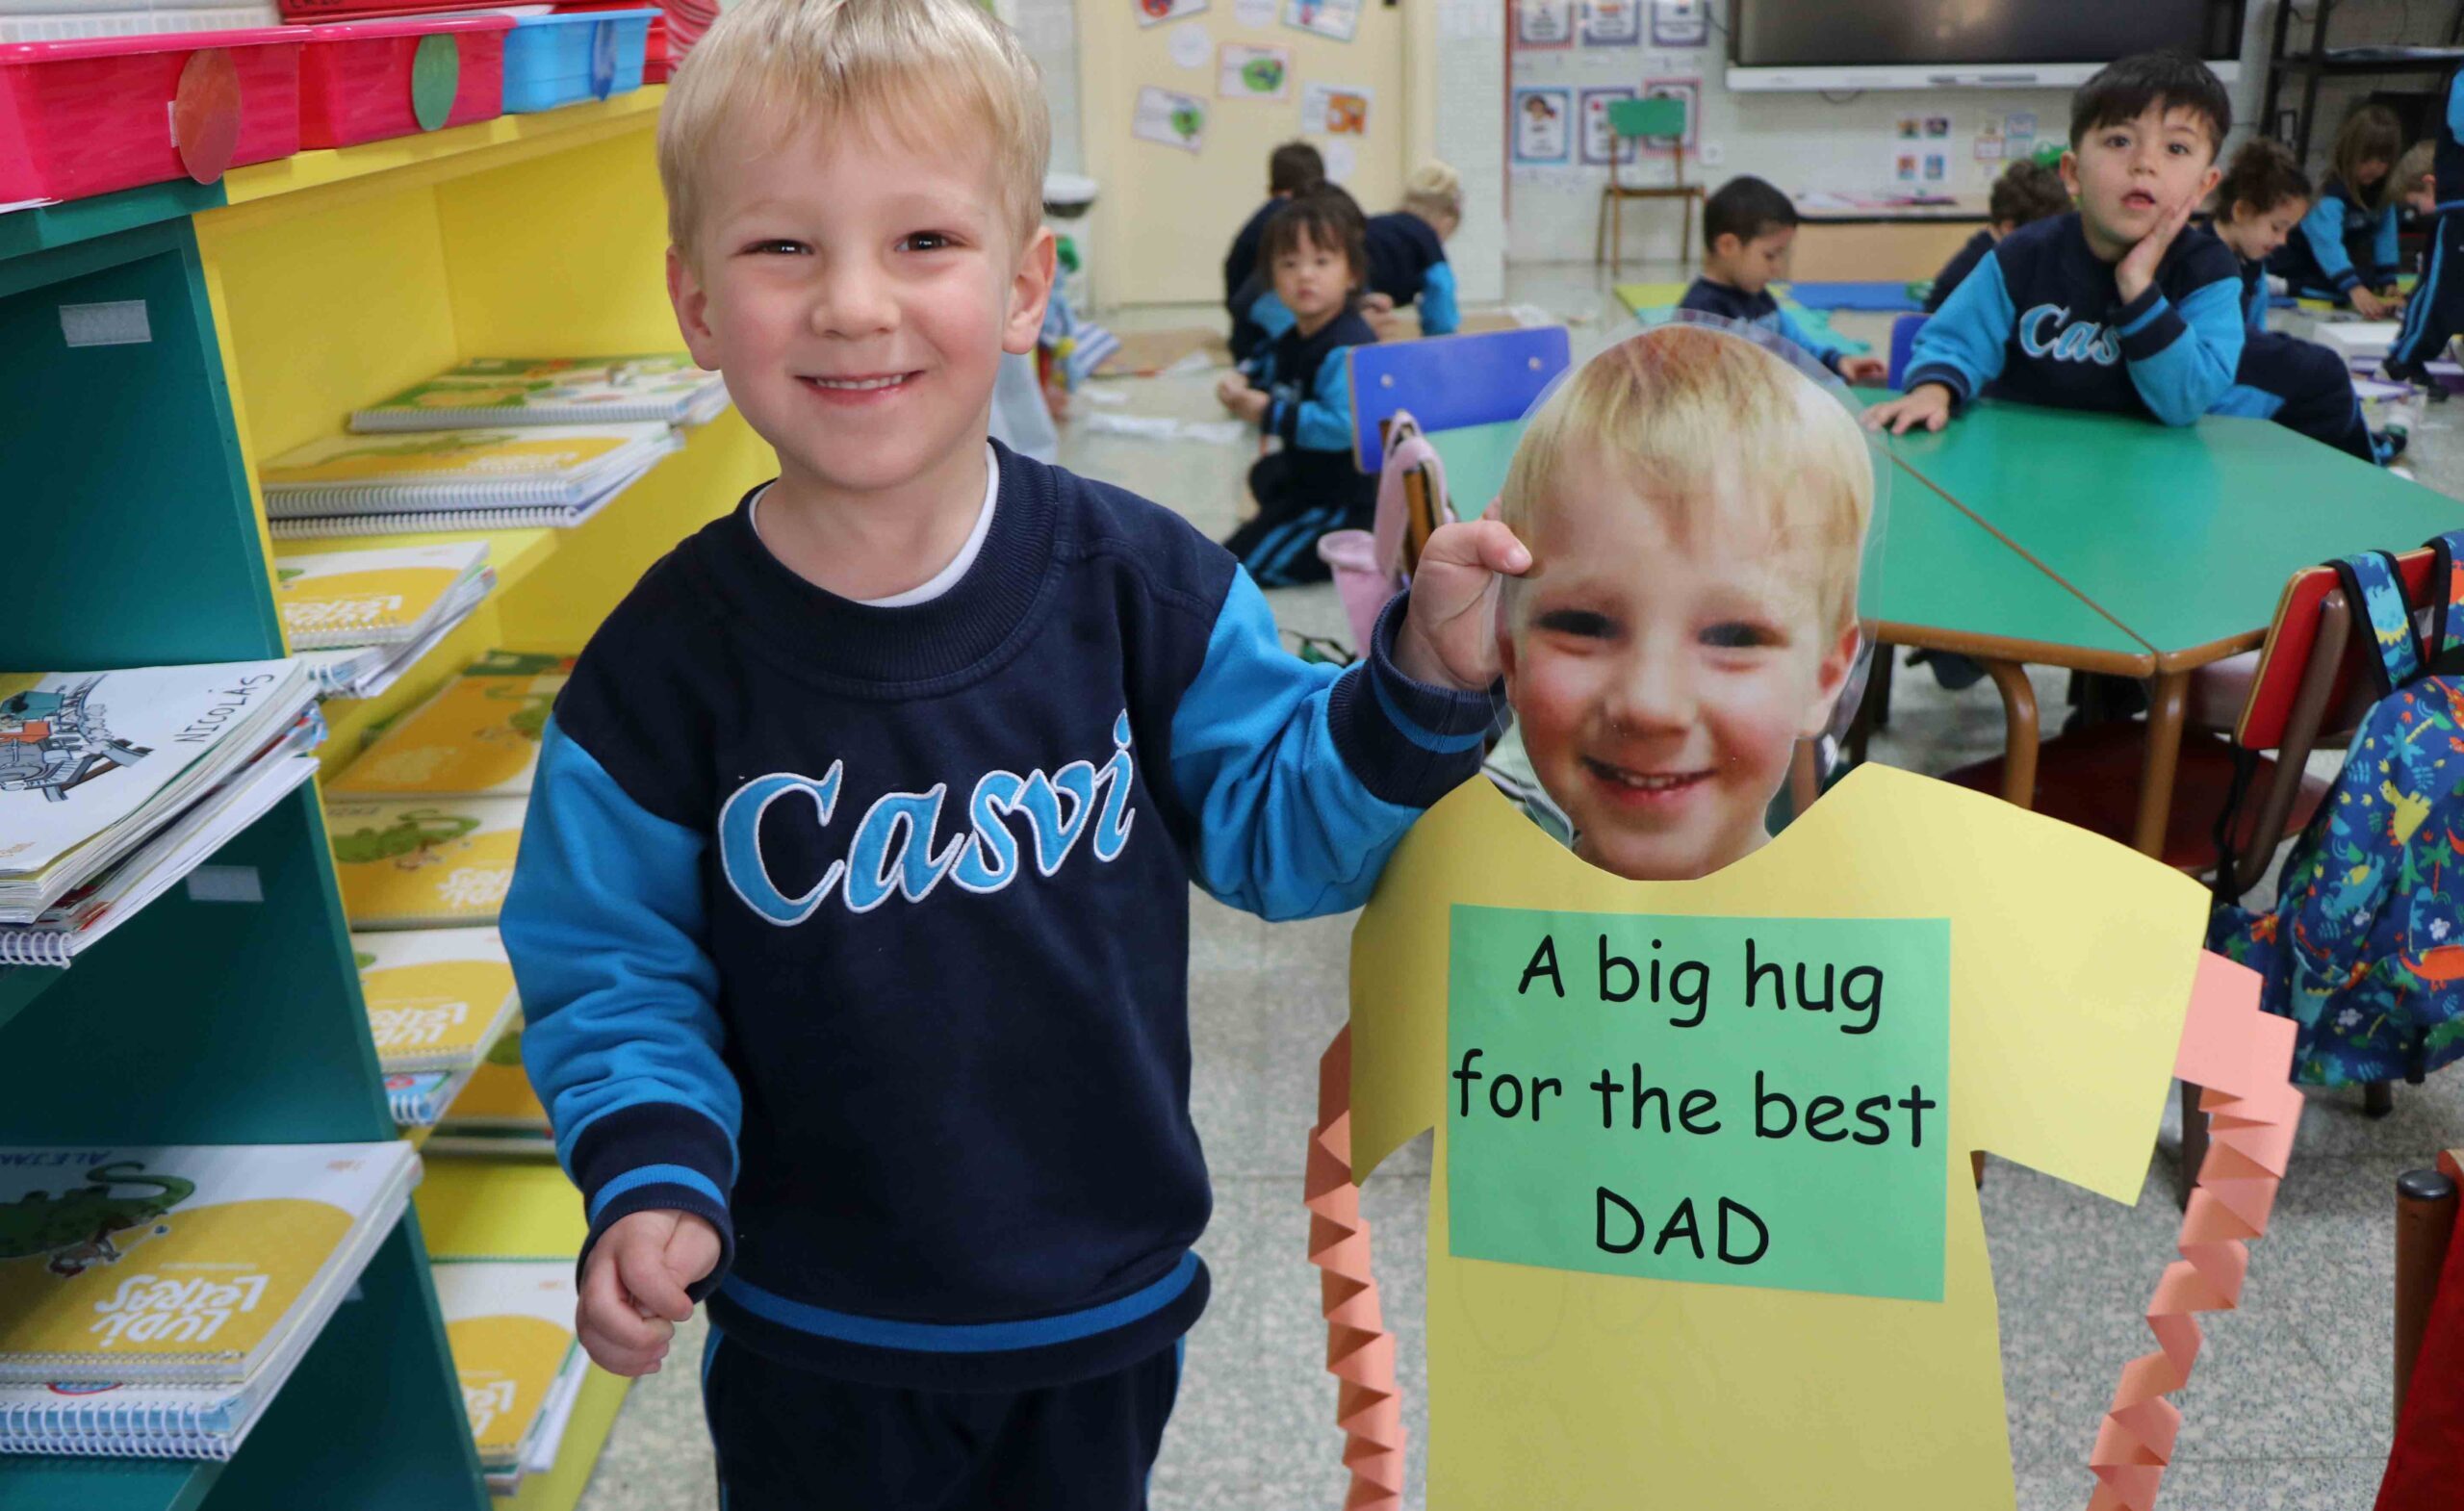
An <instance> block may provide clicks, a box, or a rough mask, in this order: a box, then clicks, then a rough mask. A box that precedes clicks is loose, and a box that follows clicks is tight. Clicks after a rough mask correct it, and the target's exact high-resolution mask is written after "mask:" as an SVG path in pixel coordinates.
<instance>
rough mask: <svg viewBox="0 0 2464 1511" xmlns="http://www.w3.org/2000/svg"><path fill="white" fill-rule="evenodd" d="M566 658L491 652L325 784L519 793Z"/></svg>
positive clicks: (392, 792)
mask: <svg viewBox="0 0 2464 1511" xmlns="http://www.w3.org/2000/svg"><path fill="white" fill-rule="evenodd" d="M572 670H573V658H572V657H570V656H560V655H532V654H526V653H518V652H510V651H492V652H490V653H488V654H486V655H484V656H482V657H480V658H479V659H478V660H477V661H475V662H473V663H472V664H471V665H470V666H468V667H466V668H464V669H463V671H462V672H461V674H460V675H459V676H456V677H455V678H453V679H451V680H450V681H448V682H447V683H446V684H445V685H444V686H443V687H441V688H439V689H437V691H436V694H435V696H434V697H432V698H430V699H428V701H427V702H425V703H424V704H420V705H419V706H418V707H417V708H415V709H413V710H411V712H410V713H408V714H406V715H404V716H403V717H402V718H400V719H399V720H397V721H396V722H395V723H394V724H393V725H392V726H391V727H389V728H388V729H387V730H385V732H384V733H382V734H380V735H378V736H377V737H376V742H375V743H374V744H372V745H371V746H370V747H369V748H368V749H367V750H366V751H364V752H362V753H361V755H360V757H359V759H357V760H355V761H353V762H351V763H350V766H349V768H348V769H347V770H346V771H345V772H344V773H343V774H342V775H341V776H340V777H339V778H337V779H335V780H334V781H331V782H329V783H327V784H326V787H325V790H326V791H327V792H328V793H331V794H333V795H335V796H338V797H354V798H379V797H522V796H525V795H526V794H527V793H528V792H529V791H530V774H531V772H532V771H533V770H534V769H536V768H537V766H538V764H539V741H540V739H541V737H542V736H543V735H544V734H545V733H546V731H547V728H548V712H549V710H550V709H551V708H552V707H553V706H554V705H555V702H556V694H557V693H558V692H560V691H562V690H563V688H564V685H565V677H566V674H567V673H569V672H571V671H572Z"/></svg>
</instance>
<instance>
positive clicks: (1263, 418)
mask: <svg viewBox="0 0 2464 1511" xmlns="http://www.w3.org/2000/svg"><path fill="white" fill-rule="evenodd" d="M1259 260H1260V261H1261V262H1262V263H1263V264H1264V265H1265V266H1266V267H1267V268H1268V269H1270V271H1271V273H1272V276H1273V280H1274V292H1275V295H1276V297H1277V298H1278V299H1279V300H1280V301H1281V303H1282V306H1283V308H1284V309H1286V310H1289V311H1290V312H1291V315H1292V321H1293V322H1292V324H1290V325H1289V326H1287V327H1286V328H1285V329H1284V331H1283V332H1282V334H1280V335H1278V336H1276V337H1275V338H1274V339H1273V340H1272V341H1270V342H1269V343H1268V344H1267V345H1266V346H1262V347H1260V348H1259V349H1258V350H1257V352H1255V353H1254V354H1253V355H1252V356H1251V357H1250V358H1249V360H1248V361H1246V362H1245V363H1243V364H1242V365H1241V366H1240V367H1239V368H1238V369H1236V370H1235V371H1232V372H1231V373H1229V374H1228V375H1226V376H1225V377H1224V379H1223V381H1222V382H1221V383H1219V384H1218V385H1217V387H1216V397H1219V398H1220V399H1221V400H1222V401H1223V407H1224V408H1226V409H1228V410H1230V411H1232V413H1234V414H1236V415H1238V416H1240V417H1241V418H1242V419H1244V420H1247V421H1250V422H1252V423H1256V424H1257V425H1258V426H1259V427H1260V428H1261V429H1262V430H1264V431H1265V433H1266V435H1267V437H1268V438H1269V440H1270V442H1279V443H1280V447H1279V448H1275V449H1270V451H1269V452H1268V453H1267V454H1266V455H1264V456H1261V457H1259V458H1258V460H1257V464H1256V465H1255V466H1253V467H1251V468H1250V469H1249V493H1250V495H1251V496H1252V497H1253V498H1254V499H1256V500H1257V505H1258V512H1257V513H1256V514H1255V515H1253V516H1251V517H1250V519H1249V521H1248V522H1247V523H1246V524H1245V525H1242V526H1241V527H1240V528H1239V529H1237V530H1235V531H1233V532H1232V536H1231V538H1230V539H1228V540H1226V541H1225V542H1224V543H1223V544H1224V547H1225V548H1226V549H1227V550H1229V551H1231V552H1232V554H1234V555H1235V556H1238V557H1239V558H1241V564H1242V565H1243V566H1245V567H1246V568H1248V569H1249V576H1252V577H1254V578H1256V579H1257V582H1258V585H1259V586H1260V587H1270V588H1271V587H1289V586H1292V585H1294V584H1296V583H1301V582H1323V581H1325V580H1326V578H1327V577H1328V576H1331V574H1330V572H1329V571H1328V569H1327V567H1326V564H1325V563H1324V562H1323V561H1322V560H1320V559H1319V556H1318V550H1317V548H1318V541H1319V538H1320V537H1321V536H1322V535H1324V534H1325V533H1326V532H1327V531H1329V530H1341V529H1365V528H1367V527H1368V526H1369V525H1370V523H1371V519H1372V516H1373V513H1374V512H1375V509H1376V506H1377V479H1376V478H1374V477H1373V476H1371V475H1369V474H1365V473H1363V472H1361V471H1360V470H1359V469H1358V468H1356V467H1354V466H1353V465H1352V449H1351V371H1350V366H1349V364H1348V363H1347V360H1346V359H1345V355H1344V348H1345V347H1347V346H1370V345H1373V343H1375V341H1376V340H1377V334H1376V332H1374V331H1373V330H1371V329H1370V328H1369V321H1367V320H1364V319H1362V318H1361V315H1360V312H1359V310H1358V309H1357V308H1356V307H1355V306H1356V302H1357V300H1358V298H1359V295H1360V290H1361V285H1362V283H1363V281H1364V280H1365V278H1366V276H1367V273H1368V268H1369V258H1368V254H1367V253H1366V252H1365V251H1363V250H1362V246H1361V218H1360V211H1359V207H1358V206H1356V205H1354V204H1353V203H1352V201H1351V196H1350V195H1349V194H1346V193H1344V192H1343V191H1341V190H1339V189H1335V188H1334V187H1333V186H1332V185H1326V186H1323V187H1322V188H1321V189H1319V190H1315V191H1312V192H1308V193H1305V194H1300V195H1297V196H1296V197H1295V198H1294V199H1293V201H1292V203H1290V204H1288V205H1286V206H1284V208H1283V209H1282V210H1280V211H1278V212H1277V213H1276V215H1275V218H1273V219H1272V220H1270V221H1268V222H1267V229H1266V236H1265V238H1264V240H1263V241H1262V243H1260V250H1259Z"/></svg>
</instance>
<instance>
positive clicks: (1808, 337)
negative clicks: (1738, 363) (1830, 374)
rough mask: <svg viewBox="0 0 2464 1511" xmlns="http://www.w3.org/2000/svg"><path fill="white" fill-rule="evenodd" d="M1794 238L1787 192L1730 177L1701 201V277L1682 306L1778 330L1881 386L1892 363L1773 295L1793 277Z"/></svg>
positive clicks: (1829, 364) (1848, 374)
mask: <svg viewBox="0 0 2464 1511" xmlns="http://www.w3.org/2000/svg"><path fill="white" fill-rule="evenodd" d="M1796 241H1797V207H1796V206H1795V204H1793V203H1791V202H1790V200H1789V198H1788V196H1787V195H1785V194H1784V193H1782V192H1780V191H1779V190H1777V189H1775V188H1773V187H1772V186H1771V185H1769V184H1768V183H1765V182H1764V181H1763V180H1761V179H1758V178H1756V177H1755V176H1754V175H1752V174H1751V173H1742V174H1739V175H1738V176H1736V177H1735V178H1732V179H1730V180H1729V181H1728V182H1727V183H1725V184H1722V185H1721V186H1720V187H1719V189H1718V191H1717V192H1714V193H1713V194H1712V195H1711V197H1710V198H1708V199H1707V200H1705V201H1703V276H1701V277H1699V278H1697V279H1695V280H1694V282H1693V284H1692V286H1691V287H1689V288H1688V289H1687V290H1686V291H1685V296H1684V297H1683V298H1681V299H1680V300H1678V303H1677V307H1678V308H1679V309H1681V310H1694V311H1697V312H1699V313H1701V314H1705V315H1716V316H1718V317H1720V318H1721V319H1722V320H1741V321H1743V322H1744V323H1746V324H1748V325H1759V326H1761V327H1762V328H1763V329H1765V330H1770V331H1776V332H1778V333H1779V334H1780V335H1781V336H1784V337H1785V338H1786V339H1787V340H1789V341H1790V342H1793V343H1794V344H1796V345H1797V346H1801V347H1803V348H1804V349H1805V350H1806V351H1808V352H1809V353H1810V354H1811V355H1812V356H1813V357H1814V358H1815V359H1816V360H1817V361H1819V362H1821V364H1822V365H1823V366H1824V367H1826V368H1829V369H1830V370H1831V371H1834V372H1836V373H1838V374H1839V375H1840V376H1842V377H1844V378H1846V379H1847V380H1848V381H1849V382H1851V383H1879V382H1881V381H1882V379H1883V374H1884V373H1885V372H1886V371H1889V368H1890V365H1889V364H1888V363H1886V362H1885V361H1883V360H1882V359H1881V358H1880V357H1852V356H1850V355H1848V351H1847V347H1846V346H1844V345H1843V344H1842V343H1841V342H1840V340H1839V338H1838V337H1836V336H1834V335H1832V334H1831V333H1830V332H1829V331H1828V330H1821V331H1817V330H1815V329H1813V328H1812V327H1810V326H1809V325H1807V324H1806V322H1805V321H1803V320H1799V319H1797V318H1796V316H1794V315H1793V314H1791V313H1789V312H1788V311H1787V310H1784V309H1783V308H1781V306H1780V301H1779V300H1778V299H1777V298H1774V297H1773V296H1772V294H1771V285H1772V284H1774V283H1777V282H1781V281H1783V280H1784V279H1785V278H1786V277H1787V276H1788V253H1789V250H1790V248H1792V247H1793V246H1794V245H1795V244H1796Z"/></svg>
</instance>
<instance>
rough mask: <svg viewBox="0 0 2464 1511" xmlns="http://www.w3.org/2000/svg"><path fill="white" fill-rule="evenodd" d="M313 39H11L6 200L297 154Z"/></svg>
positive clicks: (2, 139)
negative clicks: (307, 45) (304, 72)
mask: <svg viewBox="0 0 2464 1511" xmlns="http://www.w3.org/2000/svg"><path fill="white" fill-rule="evenodd" d="M304 41H305V38H304V37H303V36H302V35H301V34H300V33H299V32H298V31H296V30H293V29H286V28H283V27H278V26H276V27H256V28H252V29H250V30H247V31H240V32H174V33H169V34H165V35H157V36H152V37H97V38H89V39H87V40H84V41H73V42H16V43H12V44H10V45H8V46H0V204H8V203H12V202H13V201H16V200H20V199H78V198H83V197H84V196H86V195H88V194H105V193H109V192H112V191H114V190H116V189H135V188H137V187H138V186H139V185H141V184H161V183H167V182H169V181H170V180H172V179H175V178H181V177H188V178H193V179H195V180H196V181H197V182H199V183H203V184H210V183H212V182H214V181H215V180H216V179H218V178H220V177H221V176H222V172H223V169H225V168H231V167H239V166H243V165H244V164H249V163H265V162H269V161H271V160H272V159H274V158H284V157H289V156H291V155H292V154H293V153H295V152H296V151H298V150H299V49H300V47H301V45H302V43H303V42H304Z"/></svg>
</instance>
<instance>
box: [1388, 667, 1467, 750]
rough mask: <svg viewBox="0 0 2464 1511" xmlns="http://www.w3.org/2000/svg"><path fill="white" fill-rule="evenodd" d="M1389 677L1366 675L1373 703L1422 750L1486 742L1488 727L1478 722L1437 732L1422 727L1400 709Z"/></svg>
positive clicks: (1463, 746) (1458, 748)
mask: <svg viewBox="0 0 2464 1511" xmlns="http://www.w3.org/2000/svg"><path fill="white" fill-rule="evenodd" d="M1392 681H1393V679H1391V678H1385V677H1378V676H1374V675H1372V676H1371V677H1370V679H1369V687H1370V691H1372V692H1373V693H1374V694H1376V695H1377V706H1378V707H1379V708H1380V709H1381V710H1383V711H1384V713H1385V715H1386V717H1387V718H1388V719H1390V720H1392V721H1394V725H1395V729H1396V730H1397V731H1398V732H1399V733H1400V734H1401V735H1402V736H1403V738H1405V739H1407V740H1409V741H1411V742H1412V743H1413V744H1415V745H1417V746H1419V747H1420V748H1421V749H1423V750H1424V751H1429V752H1432V753H1434V754H1436V755H1451V754H1453V753H1454V752H1457V751H1470V750H1478V749H1479V748H1480V747H1482V746H1484V745H1486V744H1487V743H1488V739H1489V730H1488V726H1487V725H1486V724H1482V725H1481V726H1480V728H1478V729H1476V730H1464V731H1462V732H1459V733H1455V734H1440V733H1438V732H1436V731H1435V730H1424V729H1422V728H1421V727H1420V726H1419V725H1418V724H1416V723H1414V722H1413V720H1412V716H1411V715H1410V714H1407V713H1405V712H1404V711H1403V709H1402V704H1401V702H1400V700H1399V699H1398V698H1397V697H1396V696H1395V691H1394V688H1393V686H1392V685H1391V683H1392Z"/></svg>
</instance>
